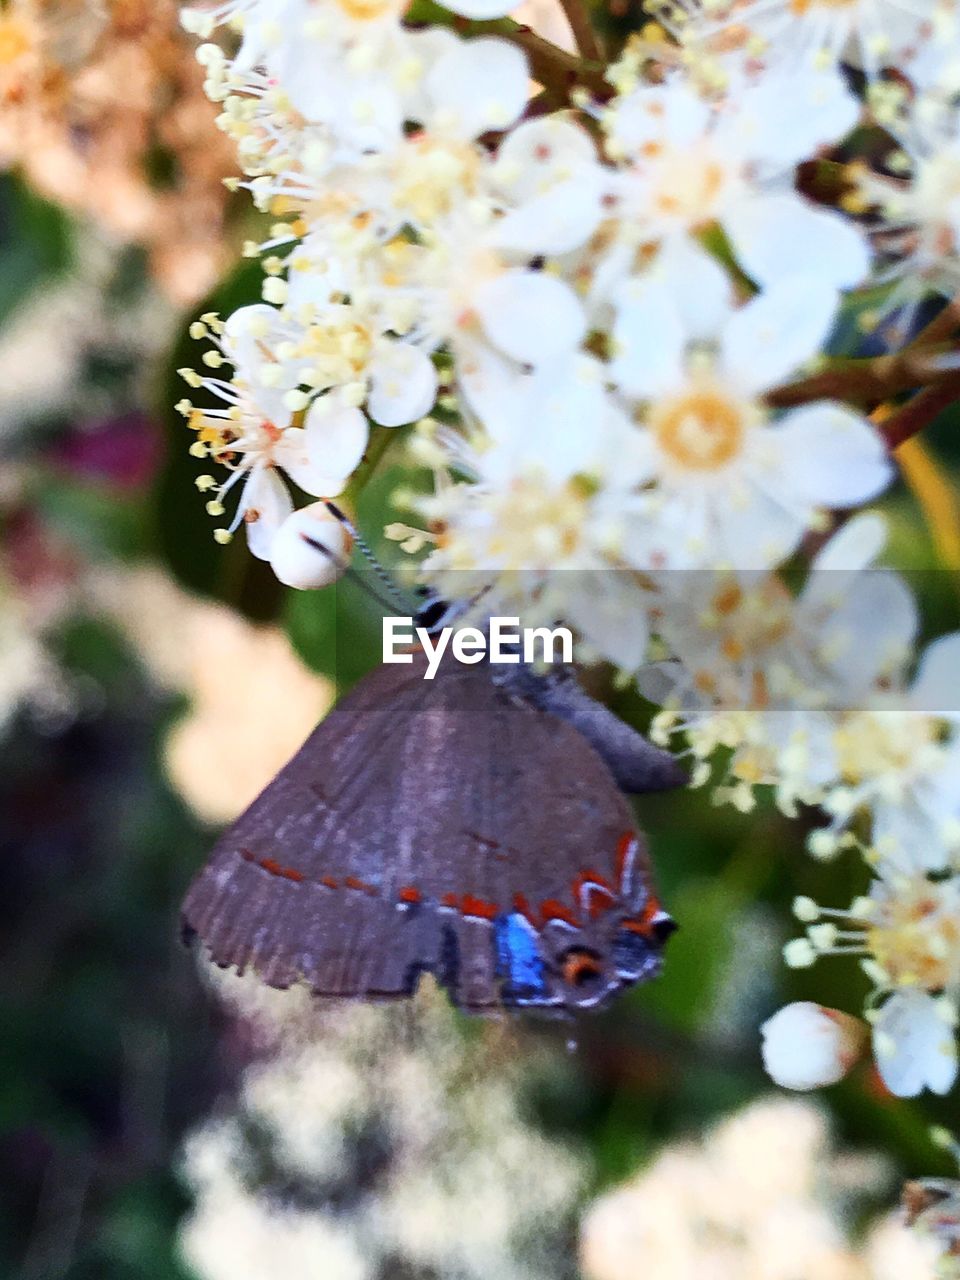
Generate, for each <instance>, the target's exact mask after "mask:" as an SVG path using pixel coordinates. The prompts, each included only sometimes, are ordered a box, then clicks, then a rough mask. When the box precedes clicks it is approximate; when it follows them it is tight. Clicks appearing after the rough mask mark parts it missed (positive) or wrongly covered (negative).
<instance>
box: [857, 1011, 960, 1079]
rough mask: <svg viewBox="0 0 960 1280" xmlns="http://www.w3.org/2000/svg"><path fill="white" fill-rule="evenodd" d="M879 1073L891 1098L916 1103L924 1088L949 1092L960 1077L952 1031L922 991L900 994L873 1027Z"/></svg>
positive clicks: (878, 1016)
mask: <svg viewBox="0 0 960 1280" xmlns="http://www.w3.org/2000/svg"><path fill="white" fill-rule="evenodd" d="M873 1043H874V1052H875V1054H876V1060H877V1070H878V1071H879V1072H880V1075H881V1077H882V1079H883V1082H884V1084H885V1085H886V1086H887V1088H888V1089H889V1090H890V1092H891V1093H895V1094H896V1095H897V1096H898V1097H900V1098H915V1097H916V1096H917V1094H919V1093H922V1092H923V1090H924V1089H931V1090H932V1091H933V1092H934V1093H939V1094H944V1093H947V1092H948V1091H949V1089H950V1087H951V1085H952V1084H953V1082H954V1080H955V1079H956V1076H957V1048H956V1044H955V1042H954V1038H953V1032H952V1030H951V1028H950V1027H949V1026H948V1025H947V1023H946V1022H945V1021H944V1020H943V1018H941V1017H940V1014H939V1011H938V1009H937V1005H936V1002H935V1001H934V999H933V997H932V996H929V995H927V994H926V992H924V991H913V990H908V991H898V992H896V993H895V994H894V995H892V996H891V997H890V999H889V1000H888V1001H887V1002H886V1004H885V1005H884V1006H883V1007H882V1008H881V1009H880V1010H879V1012H878V1014H877V1019H876V1022H875V1023H874V1028H873Z"/></svg>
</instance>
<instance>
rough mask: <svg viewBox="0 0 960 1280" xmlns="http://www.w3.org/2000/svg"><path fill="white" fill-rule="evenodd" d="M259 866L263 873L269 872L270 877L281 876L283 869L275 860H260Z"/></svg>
mask: <svg viewBox="0 0 960 1280" xmlns="http://www.w3.org/2000/svg"><path fill="white" fill-rule="evenodd" d="M260 866H261V867H263V869H264V871H269V872H270V874H271V875H272V876H282V875H283V867H281V865H280V863H279V862H278V861H277V860H276V858H261V859H260Z"/></svg>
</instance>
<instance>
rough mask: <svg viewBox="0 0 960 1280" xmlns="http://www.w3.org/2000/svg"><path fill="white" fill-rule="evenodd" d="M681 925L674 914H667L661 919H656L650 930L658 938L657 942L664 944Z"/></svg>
mask: <svg viewBox="0 0 960 1280" xmlns="http://www.w3.org/2000/svg"><path fill="white" fill-rule="evenodd" d="M679 928H680V926H679V925H678V924H677V922H676V920H674V919H673V917H672V916H668V915H665V916H664V917H663V918H662V919H661V920H655V921H654V922H653V924H652V925H651V926H650V932H651V933H652V934H653V936H654V938H656V940H657V942H659V943H660V944H661V946H662V945H663V943H664V942H666V940H667V939H668V938H669V937H670V936H671V935H672V934H674V933H676V932H677V930H678V929H679Z"/></svg>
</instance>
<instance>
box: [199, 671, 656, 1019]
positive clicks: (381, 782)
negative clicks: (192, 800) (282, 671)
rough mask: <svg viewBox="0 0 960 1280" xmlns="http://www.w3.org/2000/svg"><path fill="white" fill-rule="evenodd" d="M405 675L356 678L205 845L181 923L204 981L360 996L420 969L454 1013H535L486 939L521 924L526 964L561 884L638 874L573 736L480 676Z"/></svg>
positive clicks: (586, 754) (383, 994) (555, 926)
mask: <svg viewBox="0 0 960 1280" xmlns="http://www.w3.org/2000/svg"><path fill="white" fill-rule="evenodd" d="M423 667H424V659H423V658H422V655H415V661H414V662H413V663H412V664H411V665H408V666H402V665H397V666H384V667H381V668H380V669H378V670H377V671H375V672H373V673H372V674H371V675H369V676H368V677H366V678H365V679H364V680H363V681H362V682H361V683H360V685H359V686H358V687H357V688H356V689H355V690H354V691H353V692H352V693H350V694H349V695H348V696H347V697H346V698H344V699H343V700H342V701H341V703H340V704H339V705H338V706H337V707H336V708H334V710H333V711H332V712H331V713H330V714H329V715H328V716H327V718H326V719H325V720H324V721H323V722H322V723H321V724H320V725H319V726H318V728H317V729H316V730H315V731H314V733H313V734H312V735H311V736H310V738H309V739H308V740H307V742H306V743H305V744H304V746H303V747H302V748H301V749H300V751H299V752H298V753H297V755H296V756H294V758H293V759H292V760H291V761H290V762H289V764H287V765H286V766H285V768H284V769H283V770H281V772H280V773H279V774H278V776H277V777H276V778H275V779H274V781H273V782H272V783H270V785H269V786H268V787H267V788H266V790H265V791H264V792H263V793H262V794H261V795H260V796H259V797H258V799H257V800H255V801H254V803H253V804H252V805H251V806H250V808H249V809H248V810H247V811H246V813H244V814H243V815H242V816H241V817H240V818H239V819H238V820H237V822H236V823H234V824H233V826H232V827H230V828H229V830H228V831H226V832H225V833H224V835H223V836H222V837H221V839H220V840H219V842H218V843H217V845H216V847H215V849H214V851H213V854H212V856H211V859H210V861H209V863H208V864H207V866H206V867H205V868H204V869H203V870H202V871H201V872H200V874H199V875H198V877H197V878H196V880H195V881H194V883H193V885H192V887H191V889H190V891H189V893H188V895H187V898H186V901H185V903H184V908H183V915H184V921H185V925H186V927H187V929H188V931H190V932H193V933H196V934H198V935H199V936H200V938H201V939H202V940H203V942H204V943H205V944H206V946H207V948H208V949H209V952H210V955H211V957H212V959H213V960H214V961H215V962H216V963H217V964H219V965H222V966H232V967H235V968H237V969H239V970H244V969H247V968H250V969H253V970H255V971H256V972H257V973H258V974H259V975H260V976H261V977H262V978H263V980H264V981H266V982H267V983H269V984H270V985H273V986H277V987H285V986H289V985H290V984H292V983H294V982H298V981H302V982H305V983H306V984H307V985H308V986H309V987H310V988H311V989H312V990H313V991H314V992H316V993H317V994H322V995H329V996H345V997H368V998H388V997H397V996H404V995H409V994H410V993H411V992H412V990H413V989H414V988H415V986H416V983H417V981H418V979H419V976H420V974H421V973H423V972H424V971H430V972H432V973H434V974H435V975H436V976H437V977H438V979H439V980H440V982H441V983H443V984H444V985H445V986H446V987H447V988H448V990H449V991H450V994H451V996H452V998H453V999H454V1001H455V1002H456V1003H458V1004H459V1005H461V1006H462V1007H464V1008H466V1009H470V1010H483V1009H490V1008H495V1007H498V1006H501V1005H503V1004H510V1003H514V1002H516V1003H523V1004H525V1005H528V1006H530V1005H535V1004H536V1003H537V1001H538V996H537V995H536V994H535V993H532V992H530V991H527V992H526V994H525V995H524V997H523V999H522V1000H521V999H520V998H519V997H516V998H514V996H512V995H511V988H510V985H509V983H505V981H504V972H503V956H502V953H503V927H504V926H503V922H504V921H505V920H515V921H520V923H523V921H526V920H529V921H531V922H532V924H531V925H530V929H531V931H532V932H531V942H530V944H529V945H530V946H531V948H532V947H535V946H538V945H539V943H538V942H536V943H535V942H534V941H533V940H532V939H533V938H534V936H535V932H536V930H542V929H544V928H546V929H548V930H550V929H552V930H554V931H556V930H559V929H567V928H570V927H571V926H570V925H569V923H567V922H565V920H564V916H565V915H566V916H567V917H569V918H570V919H575V918H576V912H577V911H578V910H579V909H580V906H581V905H582V904H581V903H578V901H577V892H578V890H577V885H578V884H579V883H582V881H583V878H584V876H585V875H587V876H593V877H595V878H599V880H600V881H602V882H604V883H608V884H611V885H612V884H614V882H615V881H616V878H617V875H618V859H619V858H621V856H622V850H623V848H624V841H625V840H627V841H632V842H633V845H632V847H633V848H634V850H635V851H636V857H637V859H638V860H639V863H638V865H640V867H641V869H640V872H639V874H647V869H646V864H645V863H644V862H643V859H644V857H645V853H644V850H643V847H642V840H641V837H640V836H639V834H638V833H637V831H636V828H635V823H634V819H633V815H632V813H631V811H630V808H629V806H628V805H627V803H626V801H625V799H624V797H623V796H622V794H621V793H620V791H619V789H618V787H617V785H616V783H615V781H614V779H613V778H612V776H611V774H610V771H609V769H608V768H607V766H606V765H605V764H604V762H603V760H602V759H601V758H600V756H599V755H598V753H597V752H596V751H595V750H594V748H593V747H592V746H591V745H590V743H589V742H588V741H587V740H586V739H585V738H584V737H583V735H582V734H581V733H580V732H578V730H576V729H575V728H573V727H572V726H571V725H570V724H568V723H566V722H564V721H563V720H561V719H558V718H556V717H555V716H553V715H551V714H549V713H548V712H547V711H545V710H543V709H542V708H541V707H538V706H536V705H534V704H533V703H531V702H530V701H528V700H526V699H524V698H522V697H518V696H516V694H515V693H513V692H511V691H510V690H509V689H507V688H504V687H503V686H501V685H499V684H497V683H495V682H494V681H493V680H492V679H491V676H490V669H489V668H488V667H487V666H486V665H482V666H477V667H462V666H452V665H451V666H448V667H446V668H441V670H440V672H439V673H438V675H437V678H436V679H435V680H433V681H423V679H422V674H423ZM520 913H522V915H521V914H520ZM518 927H519V926H518ZM543 1000H544V1002H545V1003H547V1002H549V1001H548V1000H547V997H546V995H544V997H543Z"/></svg>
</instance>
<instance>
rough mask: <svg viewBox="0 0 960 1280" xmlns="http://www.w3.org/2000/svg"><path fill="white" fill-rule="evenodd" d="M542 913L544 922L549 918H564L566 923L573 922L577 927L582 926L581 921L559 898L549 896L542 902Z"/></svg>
mask: <svg viewBox="0 0 960 1280" xmlns="http://www.w3.org/2000/svg"><path fill="white" fill-rule="evenodd" d="M540 915H541V916H542V917H543V919H544V922H546V921H547V920H563V921H564V922H565V923H566V924H572V925H573V927H574V928H575V929H579V928H580V921H579V920H578V919H577V917H576V916H575V915H574V913H573V912H572V911H571V910H570V908H569V907H567V906H565V905H564V904H563V903H562V902H560V901H559V900H558V899H557V898H547V899H545V900H544V901H543V902H541V903H540Z"/></svg>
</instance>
